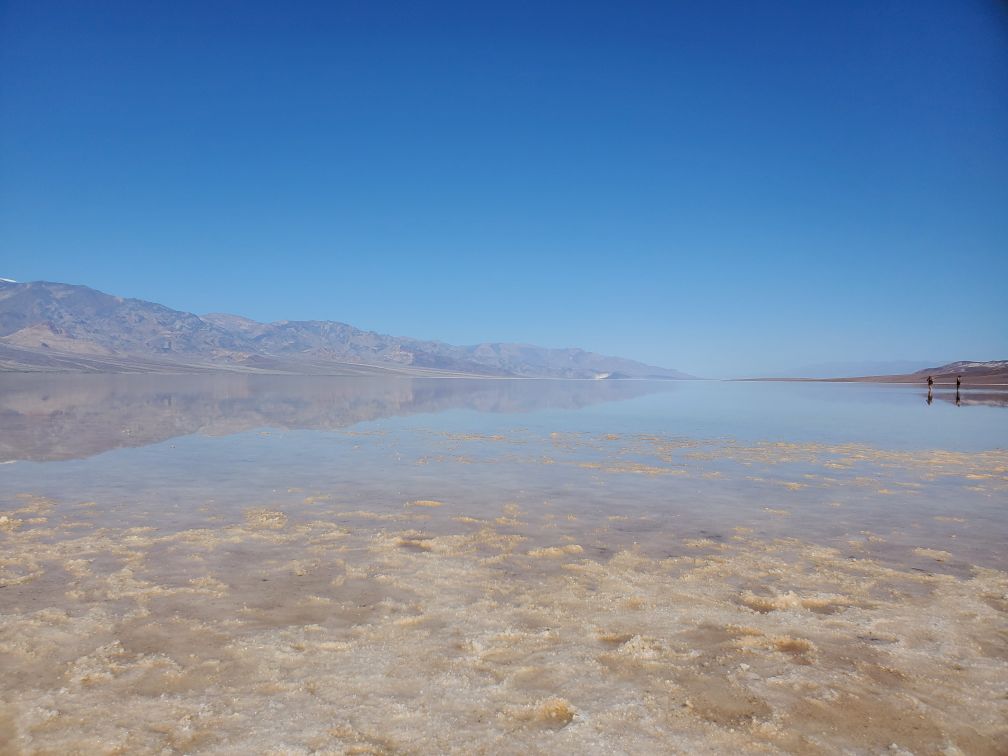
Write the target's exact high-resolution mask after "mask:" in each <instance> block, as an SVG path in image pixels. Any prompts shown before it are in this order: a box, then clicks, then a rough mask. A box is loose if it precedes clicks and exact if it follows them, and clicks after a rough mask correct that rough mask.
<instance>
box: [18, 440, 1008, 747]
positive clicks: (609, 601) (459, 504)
mask: <svg viewBox="0 0 1008 756" xmlns="http://www.w3.org/2000/svg"><path fill="white" fill-rule="evenodd" d="M449 441H450V444H451V448H450V449H448V450H447V452H446V453H444V454H440V456H439V455H438V454H435V455H432V456H430V457H429V458H425V459H422V460H421V459H416V460H411V464H415V465H417V466H419V467H423V468H424V469H427V468H428V467H430V466H434V467H437V466H439V465H441V466H443V467H442V468H441V469H440V472H441V473H445V474H446V475H445V477H446V479H447V477H448V475H447V473H448V472H450V471H451V470H454V469H456V468H457V467H458V466H459V465H466V466H472V465H476V466H479V465H480V464H481V463H485V464H487V465H490V466H491V468H490V469H493V470H499V469H501V467H502V466H505V467H506V466H507V465H521V466H523V468H522V469H525V468H527V469H529V470H535V469H539V470H542V471H550V474H555V471H556V470H561V471H562V475H563V477H564V478H565V479H570V478H571V477H572V476H576V475H583V476H585V478H584V481H585V484H584V485H583V486H580V487H579V488H578V489H577V493H578V494H579V495H584V496H587V495H588V493H590V492H594V493H593V494H592V495H593V496H595V497H596V499H597V497H598V496H612V497H618V498H620V499H621V501H622V497H627V496H629V495H630V494H631V493H633V494H636V495H642V491H643V492H645V493H646V492H647V491H648V490H650V489H649V488H648V487H649V486H658V485H660V486H662V490H664V491H667V490H669V486H670V485H672V481H682V485H684V486H687V485H688V486H690V487H691V488H689V490H691V491H694V492H695V495H698V496H701V501H700V508H701V509H702V508H703V499H702V497H703V496H704V495H709V496H714V495H715V494H717V495H718V496H722V497H723V496H728V495H729V494H732V493H733V492H737V491H743V490H744V491H748V492H750V493H749V496H750V497H751V499H752V501H751V502H749V503H750V504H752V505H753V506H750V507H748V508H747V509H746V511H750V510H751V511H752V512H755V514H751V515H749V516H746V517H742V516H741V515H740V516H738V517H736V518H735V520H734V521H730V520H728V519H726V516H725V515H724V514H723V513H718V519H719V521H720V527H718V528H717V532H716V533H715V532H713V531H712V530H711V529H710V528H709V526H708V527H701V526H703V525H704V521H703V518H702V517H694V518H692V519H683V518H679V519H676V518H664V517H662V516H660V515H659V514H656V512H655V511H652V510H649V509H648V508H647V507H643V506H638V507H634V506H629V505H626V504H625V502H624V505H623V506H616V503H615V501H614V502H613V505H612V506H610V507H601V508H598V507H595V508H581V509H579V508H577V507H574V506H572V505H569V504H568V503H564V502H560V503H557V502H553V503H548V502H542V501H539V505H534V504H533V502H532V501H531V500H522V499H521V497H520V496H518V495H516V496H514V497H512V496H507V494H509V493H514V492H509V491H504V490H503V488H502V487H501V486H498V487H497V488H493V490H492V491H491V494H489V495H488V496H487V498H486V500H485V501H483V502H482V503H481V504H480V506H474V505H473V504H472V503H471V502H467V501H466V499H465V498H462V497H451V496H446V497H442V498H427V497H424V496H420V495H416V496H413V495H405V496H402V497H400V498H399V499H396V500H395V501H394V503H392V499H391V498H390V499H389V500H388V501H387V502H386V503H385V504H384V505H382V506H374V507H371V508H367V507H362V506H360V505H359V502H356V501H354V502H352V503H348V501H346V500H343V499H341V497H340V495H339V494H340V491H339V489H334V490H330V491H329V492H312V491H305V490H302V489H300V488H291V489H289V490H288V491H286V492H285V493H284V495H267V494H261V495H260V496H259V497H258V499H257V500H251V499H250V501H249V503H248V505H247V506H244V507H241V508H228V509H222V510H216V509H214V508H212V507H204V508H203V509H202V510H201V512H202V514H201V515H200V517H201V518H202V519H201V520H200V521H199V522H188V523H187V524H185V525H184V526H178V525H177V523H169V522H168V521H166V520H165V519H164V518H159V517H158V516H157V513H156V512H150V511H144V512H137V513H135V515H133V516H132V517H126V516H122V514H121V512H118V511H115V510H114V508H112V507H111V506H106V504H105V503H103V502H102V501H77V500H74V499H73V498H66V499H63V498H55V497H52V498H48V497H46V496H43V495H39V494H37V493H31V492H20V493H18V494H16V495H11V496H9V497H7V498H5V499H4V501H3V506H2V510H3V511H2V512H0V544H2V551H0V668H2V679H3V684H2V687H0V753H5V754H6V753H75V752H76V753H151V752H156V753H192V752H201V753H250V752H258V753H262V752H270V753H431V752H456V753H547V752H566V753H609V752H613V751H617V752H619V751H622V752H630V753H724V752H726V751H737V752H743V753H837V752H850V753H879V752H887V753H916V754H960V753H961V754H1002V753H1005V752H1008V573H1006V572H1005V570H1004V565H1002V564H999V563H998V559H997V557H996V555H995V556H994V557H991V556H990V552H989V551H983V550H981V552H979V555H980V557H977V552H975V551H974V549H973V547H972V546H971V544H970V542H969V540H968V538H967V537H965V536H968V535H969V533H970V531H969V527H970V524H971V523H970V522H969V519H970V518H969V517H968V516H967V517H964V516H962V515H963V512H962V511H961V510H962V508H961V506H959V505H957V504H956V501H953V502H952V503H950V504H949V505H948V506H946V507H945V508H938V509H936V508H935V507H934V506H931V505H929V504H928V502H930V501H931V499H929V498H928V497H927V496H926V491H927V487H928V486H929V485H937V483H936V480H937V478H941V480H942V481H944V482H943V483H942V487H941V489H940V491H939V493H941V494H942V496H948V495H949V492H950V491H951V492H953V493H954V494H955V496H967V495H970V494H972V495H975V496H977V497H980V498H981V499H982V500H983V501H985V502H987V504H985V505H984V506H986V507H987V509H985V510H982V511H985V512H987V511H993V512H995V513H997V512H999V511H1000V512H1002V515H1003V510H1001V509H1000V507H1003V505H1004V502H1005V497H1004V487H1005V484H1006V478H1005V461H1006V460H1005V453H1004V452H991V453H989V454H986V455H979V456H978V455H970V456H969V457H968V458H967V457H957V456H955V455H951V454H944V453H943V454H938V453H931V452H929V453H927V454H923V453H890V452H882V451H878V450H866V449H864V448H860V447H857V448H855V447H849V448H844V449H837V448H832V449H827V448H823V447H821V446H814V445H752V446H738V445H731V444H728V445H720V446H719V447H718V448H716V449H715V448H713V447H712V446H710V445H708V446H704V445H699V446H698V445H696V444H687V443H682V442H670V441H668V440H661V439H659V440H655V439H653V438H633V439H626V438H623V439H620V438H617V437H615V436H613V437H612V438H610V437H608V436H597V437H590V438H585V437H570V436H561V435H555V436H554V437H552V438H551V439H549V441H548V446H549V449H550V451H548V452H543V451H542V450H540V449H535V450H534V454H529V453H528V452H527V451H526V449H525V448H524V447H525V446H527V444H525V443H524V442H522V444H523V445H522V447H521V448H518V449H516V450H514V453H513V455H512V456H514V457H515V459H510V457H509V456H508V455H509V454H511V452H506V453H503V454H502V453H500V452H498V451H494V450H496V449H498V448H499V445H500V444H502V443H504V444H506V443H507V442H508V439H500V438H452V439H449ZM428 446H429V444H428ZM459 447H463V448H464V449H465V450H466V453H465V454H462V453H461V452H460V451H459ZM481 455H482V456H481ZM663 455H664V456H663ZM688 455H692V456H688ZM684 460H686V461H685V462H684ZM715 462H716V463H717V464H715ZM865 464H870V465H873V466H874V467H873V468H872V471H871V472H870V473H867V474H866V472H865V470H864V469H862V468H863V466H864V465H865ZM845 465H846V466H847V467H845ZM466 469H469V468H468V467H467V468H466ZM740 470H742V471H744V474H743V472H739V471H740ZM529 475H530V476H531V475H532V473H529ZM844 475H847V476H849V480H846V481H845V479H843V478H842V476H844ZM808 476H812V477H808ZM953 478H954V479H955V480H956V481H958V482H957V483H956V485H957V486H960V488H961V489H962V490H960V488H952V489H950V488H948V485H949V483H948V481H949V480H950V479H953ZM857 479H861V480H862V483H861V484H856V483H854V481H856V480H857ZM837 481H839V482H837ZM900 482H902V483H903V484H904V489H905V491H910V492H913V491H918V493H917V494H912V493H911V494H906V500H907V501H911V502H914V501H917V499H919V503H918V507H919V509H920V513H919V514H920V518H921V519H922V521H925V520H926V522H927V523H928V529H926V530H922V529H918V530H917V531H914V534H912V537H911V539H910V540H909V541H906V542H902V543H895V542H893V543H890V536H889V535H888V534H887V533H882V532H881V529H880V528H876V529H874V530H851V531H850V532H846V531H845V532H840V533H833V532H831V531H828V529H827V530H821V531H815V532H813V530H808V532H805V533H802V532H800V531H801V530H802V528H796V526H795V525H794V523H795V522H796V519H797V516H798V514H797V513H800V511H801V507H802V506H803V505H805V506H807V507H809V508H810V509H812V508H816V507H822V508H827V507H828V508H830V510H838V511H844V507H847V508H849V507H851V506H854V505H855V504H857V503H858V502H861V503H864V502H865V501H866V500H867V499H870V500H871V502H872V504H873V506H876V507H878V506H882V504H881V503H883V502H884V503H886V504H885V505H886V506H892V504H891V502H892V501H893V498H894V496H895V494H893V493H892V491H900V490H901V489H899V488H898V487H897V484H898V483H900ZM788 483H791V484H794V485H791V486H788V485H787V484H788ZM704 485H707V486H712V487H716V488H699V489H698V488H697V486H704ZM859 485H860V487H858V486H859ZM914 486H917V487H916V488H915V487H914ZM400 487H401V488H407V487H408V486H405V485H403V486H400ZM641 487H643V488H641ZM971 488H973V489H977V488H979V490H974V491H972V492H970V491H969V490H968V489H971ZM425 490H426V491H429V486H428V487H427V488H426V489H425ZM522 490H527V489H522ZM686 490H687V489H686V488H684V489H683V492H684V493H683V495H685V491H686ZM850 491H855V492H856V495H855V494H850ZM884 491H888V492H889V493H884ZM905 491H904V493H905ZM771 492H777V493H775V494H774V495H773V496H771V495H770V494H771ZM408 493H411V492H408ZM517 493H520V492H517ZM904 493H901V494H900V496H904ZM845 496H846V497H847V498H844V497H845ZM915 496H916V497H917V499H915V498H914V497H915ZM495 497H496V498H495ZM788 497H790V498H788ZM572 498H573V497H572ZM953 498H954V497H953ZM781 501H784V502H788V504H787V505H786V506H785V505H782V504H781V503H780V502H781ZM792 513H796V514H794V515H792ZM915 516H917V515H915ZM855 519H858V518H855ZM808 522H811V523H813V524H814V523H816V522H818V519H817V518H812V519H811V520H809V521H808ZM808 522H806V523H805V525H803V528H806V526H807V524H808ZM1000 522H1002V523H1003V519H1002V520H1000ZM789 528H790V529H789ZM806 529H808V528H806ZM984 529H986V530H990V528H989V527H987V528H984ZM897 531H899V532H903V528H902V527H901V528H895V529H894V531H893V532H897ZM880 533H881V534H880ZM960 534H965V536H964V537H961V538H956V536H957V535H960ZM981 557H982V558H981Z"/></svg>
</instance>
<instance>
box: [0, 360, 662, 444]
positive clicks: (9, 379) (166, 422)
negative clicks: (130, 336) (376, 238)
mask: <svg viewBox="0 0 1008 756" xmlns="http://www.w3.org/2000/svg"><path fill="white" fill-rule="evenodd" d="M674 389H675V385H674V384H673V383H671V382H666V381H629V380H627V381H622V380H621V381H607V380H599V381H589V380H581V381H561V380H533V379H521V380H507V379H500V380H498V379H465V378H459V379H437V378H410V377H389V378H384V377H381V378H374V377H367V378H356V377H353V378H348V377H323V376H263V375H233V374H220V375H210V376H206V375H52V376H39V375H32V374H14V375H6V376H2V379H0V428H3V433H2V434H0V459H3V460H32V461H50V460H66V459H79V458H84V457H89V456H91V455H94V454H99V453H101V452H104V451H108V450H109V449H119V448H128V447H138V446H146V445H148V444H155V443H158V442H161V441H165V440H167V439H170V438H175V437H177V436H185V435H189V434H193V433H203V434H206V435H221V436H223V435H229V434H233V433H240V432H243V431H247V430H250V429H254V428H278V429H285V430H295V429H302V430H334V429H338V428H345V427H348V426H351V425H354V424H356V423H359V422H363V421H367V420H377V419H381V418H385V417H392V416H405V415H414V414H420V413H426V412H442V411H445V410H449V409H470V410H476V411H480V412H494V413H509V414H514V413H523V412H532V411H537V410H543V409H578V408H582V407H586V406H589V405H593V404H599V403H603V402H612V401H618V400H623V399H632V398H634V397H639V396H643V395H645V394H651V393H655V392H658V391H670V390H674Z"/></svg>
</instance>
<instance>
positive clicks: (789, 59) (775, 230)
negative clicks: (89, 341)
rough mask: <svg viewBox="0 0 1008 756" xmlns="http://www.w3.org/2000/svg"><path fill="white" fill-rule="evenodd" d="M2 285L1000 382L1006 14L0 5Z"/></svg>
mask: <svg viewBox="0 0 1008 756" xmlns="http://www.w3.org/2000/svg"><path fill="white" fill-rule="evenodd" d="M0 276H4V277H9V278H15V279H18V280H37V279H45V280H55V281H65V282H70V283H82V284H87V285H89V286H93V287H95V288H98V289H102V290H104V291H109V292H111V293H115V294H120V295H125V296H135V297H140V298H144V299H151V300H154V301H158V302H162V303H164V304H167V305H169V306H172V307H176V308H179V309H184V310H189V311H194V312H198V313H203V312H208V311H227V312H235V313H239V314H242V315H246V316H249V317H253V318H256V319H259V320H276V319H332V320H341V321H344V322H349V323H352V324H354V325H357V326H360V327H363V328H369V329H374V330H378V331H382V332H386V333H393V334H399V335H409V336H417V337H429V338H438V339H442V340H445V341H449V342H452V343H463V344H467V343H475V342H479V341H486V340H503V341H525V342H531V343H537V344H542V345H545V346H581V347H584V348H587V349H591V350H593V351H599V352H604V353H610V354H619V355H622V356H627V357H632V358H636V359H641V360H644V361H648V362H651V363H656V364H660V365H663V366H667V367H674V368H679V369H681V370H685V371H688V372H691V373H694V374H700V375H706V376H737V375H746V374H749V375H752V374H758V373H768V372H773V371H775V370H782V369H786V368H790V367H794V366H796V365H807V364H812V363H817V362H827V361H829V362H836V361H845V360H852V361H853V360H858V361H859V360H892V359H900V360H917V359H921V360H931V359H934V360H953V359H966V358H968V359H995V358H1006V357H1008V293H1006V292H1008V3H1005V2H1001V1H1000V0H943V1H939V0H901V1H890V2H886V1H884V0H863V1H859V0H851V1H850V2H836V3H823V2H808V1H807V0H793V1H792V2H776V1H775V0H766V1H765V2H752V1H751V0H738V1H737V2H717V1H714V2H667V1H666V2H654V3H641V2H619V3H616V2H604V3H603V2H599V3H594V2H588V1H586V0H577V1H575V2H542V1H541V0H536V1H534V2H519V1H518V0H507V2H501V3H493V2H460V3H457V4H447V3H420V2H418V3H385V2H380V0H368V1H362V2H355V3H341V2H318V3H308V2H301V3H299V2H276V1H275V0H271V1H270V2H254V1H251V0H248V1H243V2H233V3H229V2H207V1H206V0H202V1H200V2H183V1H176V2H151V3H148V2H136V1H135V0H128V1H124V2H115V1H110V2H80V1H79V0H74V1H73V2H52V1H50V0H0Z"/></svg>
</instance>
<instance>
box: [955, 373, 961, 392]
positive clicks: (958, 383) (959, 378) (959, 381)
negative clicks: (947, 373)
mask: <svg viewBox="0 0 1008 756" xmlns="http://www.w3.org/2000/svg"><path fill="white" fill-rule="evenodd" d="M960 386H962V376H961V375H957V376H956V393H959V387H960Z"/></svg>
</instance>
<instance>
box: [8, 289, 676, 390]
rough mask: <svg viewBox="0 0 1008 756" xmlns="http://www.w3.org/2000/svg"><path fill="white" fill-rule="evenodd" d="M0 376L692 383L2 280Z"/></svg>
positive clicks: (521, 349)
mask: <svg viewBox="0 0 1008 756" xmlns="http://www.w3.org/2000/svg"><path fill="white" fill-rule="evenodd" d="M0 370H46V371H64V372H66V371H89V372H137V371H139V372H159V371H182V372H202V371H216V370H230V371H244V372H286V373H311V374H329V373H340V374H344V373H350V374H359V373H390V372H391V373H406V374H414V375H415V374H435V375H437V374H466V375H487V376H512V377H515V376H520V377H530V378H547V377H548V378H597V377H628V378H689V377H690V376H688V375H686V374H684V373H681V372H679V371H676V370H670V369H666V368H660V367H654V366H651V365H645V364H642V363H639V362H635V361H633V360H626V359H622V358H619V357H606V356H603V355H599V354H593V353H591V352H586V351H584V350H581V349H546V348H543V347H536V346H531V345H527V344H507V343H486V344H478V345H474V346H453V345H451V344H445V343H442V342H438V341H422V340H418V339H411V338H405V337H398V336H388V335H385V334H380V333H375V332H373V331H364V330H361V329H359V328H355V327H354V326H351V325H347V324H346V323H338V322H334V321H287V320H284V321H278V322H276V323H259V322H257V321H254V320H249V319H248V318H243V317H240V316H237V315H227V314H221V313H214V314H210V315H205V316H202V317H200V316H197V315H194V314H192V313H188V312H181V311H179V310H173V309H171V308H169V307H165V306H164V305H160V304H156V303H154V302H146V301H143V300H139V299H125V298H123V297H116V296H112V295H110V294H105V293H103V292H100V291H96V290H94V289H90V288H88V287H86V286H73V285H69V284H61V283H49V282H42V281H39V282H33V283H15V282H11V281H0Z"/></svg>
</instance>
